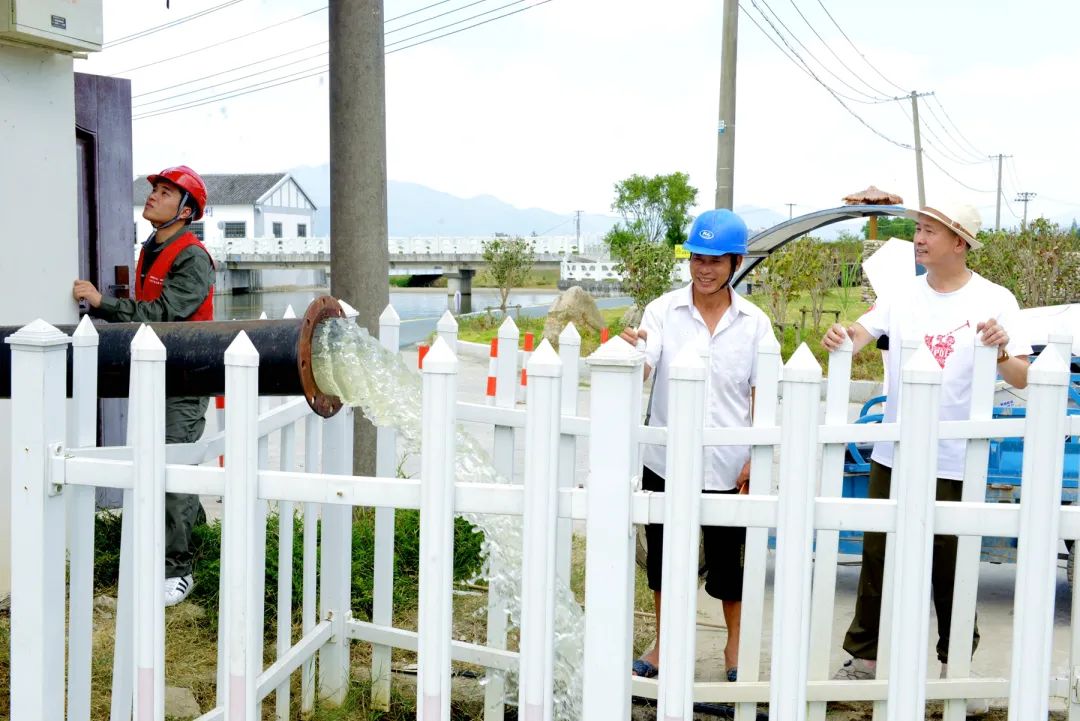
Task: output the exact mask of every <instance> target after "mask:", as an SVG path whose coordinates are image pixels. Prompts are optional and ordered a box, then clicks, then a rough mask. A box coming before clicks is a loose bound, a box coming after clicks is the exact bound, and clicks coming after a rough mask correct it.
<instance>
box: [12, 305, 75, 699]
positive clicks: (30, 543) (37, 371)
mask: <svg viewBox="0 0 1080 721" xmlns="http://www.w3.org/2000/svg"><path fill="white" fill-rule="evenodd" d="M5 342H6V343H8V344H9V345H10V346H11V417H12V418H14V419H17V421H18V422H16V423H12V424H11V448H12V454H11V537H12V538H15V539H18V542H19V549H18V552H17V553H12V554H11V580H12V583H11V679H10V680H11V718H13V719H61V718H63V717H64V624H63V618H64V587H65V583H66V581H65V578H64V539H63V535H62V534H61V533H59V532H58V529H62V528H63V527H64V499H63V497H62V496H61V495H60V494H59V493H57V492H56V490H54V488H53V486H52V485H51V483H50V482H49V461H50V457H51V455H52V451H51V450H50V445H52V444H57V445H59V444H61V443H63V441H64V435H65V433H64V428H65V421H66V409H65V401H64V391H65V387H66V385H67V383H66V375H67V353H66V348H67V344H68V337H67V336H66V335H64V334H63V333H61V332H60V331H58V330H57V329H56V328H54V327H53V326H51V325H49V324H48V323H46V322H45V321H43V320H35V321H34V322H33V323H30V324H29V325H26V326H23V327H22V328H20V329H19V330H18V331H17V332H16V333H14V334H13V335H10V336H8V338H7V339H6V341H5Z"/></svg>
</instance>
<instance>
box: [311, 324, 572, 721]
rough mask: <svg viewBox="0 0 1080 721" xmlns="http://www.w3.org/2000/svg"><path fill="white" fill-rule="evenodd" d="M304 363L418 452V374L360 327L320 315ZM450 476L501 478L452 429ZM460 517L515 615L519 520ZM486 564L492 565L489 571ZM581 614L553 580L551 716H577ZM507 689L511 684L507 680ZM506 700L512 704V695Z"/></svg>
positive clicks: (402, 446) (493, 587)
mask: <svg viewBox="0 0 1080 721" xmlns="http://www.w3.org/2000/svg"><path fill="white" fill-rule="evenodd" d="M313 350H314V353H313V354H312V366H313V371H314V373H315V380H316V382H317V383H318V385H319V388H321V389H322V390H323V391H325V392H327V393H333V394H335V395H337V396H339V397H340V398H341V399H342V400H343V401H344V402H345V403H347V404H349V405H352V406H357V407H359V408H360V409H361V410H362V411H363V413H364V415H365V416H367V418H368V419H369V420H370V421H371V422H372V423H374V424H375V425H377V426H382V427H389V428H394V429H395V430H397V433H398V439H399V446H398V449H399V452H400V451H403V452H404V453H419V451H420V417H421V380H420V376H419V375H417V374H416V373H414V372H412V371H411V370H410V369H409V368H408V367H407V366H406V365H405V363H404V362H403V361H402V360H401V357H400V356H399V355H398V354H396V353H392V352H390V351H388V350H386V349H385V348H383V347H382V346H381V345H380V344H379V341H378V340H376V339H375V338H372V337H371V336H370V335H369V334H368V333H367V331H366V330H365V329H363V328H359V327H357V326H356V325H355V324H353V323H351V322H348V321H345V320H342V319H332V320H329V321H326V322H324V323H323V324H322V325H321V326H320V327H319V328H318V330H317V332H316V338H315V348H314V349H313ZM456 439H457V456H456V459H455V479H456V481H457V482H459V483H508V482H509V481H508V479H506V478H503V477H502V476H501V475H499V474H498V473H497V472H496V471H495V469H494V468H493V467H492V465H491V459H490V458H489V457H488V454H487V453H486V452H485V451H484V449H483V448H481V446H480V445H479V444H478V443H477V441H476V440H475V439H474V438H473V437H472V436H470V435H469V434H468V433H466V432H465V431H463V430H462V429H461V427H460V426H459V427H458V429H457V435H456ZM464 518H465V519H466V520H468V521H469V522H470V523H472V524H473V525H474V526H476V527H477V528H479V529H480V530H481V531H482V532H483V533H484V538H485V540H484V543H483V545H482V550H481V553H482V554H483V556H484V559H485V563H484V571H483V576H484V578H485V579H486V580H487V583H488V588H489V593H493V594H495V595H496V596H498V597H499V598H502V599H505V601H506V605H507V610H508V612H509V615H510V623H511V624H512V625H514V626H518V625H519V623H520V620H521V527H522V522H521V518H520V517H519V516H506V515H472V514H464ZM493 569H494V572H493ZM584 638H585V616H584V614H583V612H582V609H581V606H579V605H578V603H577V601H576V600H575V599H574V597H573V595H572V593H571V592H570V588H569V585H568V584H566V583H559V584H557V586H556V595H555V641H554V648H555V670H554V686H555V688H554V697H555V701H554V714H555V718H557V719H566V720H567V721H569V720H570V719H578V718H580V717H581V681H582V679H581V676H582V674H581V668H582V655H583V648H584ZM508 682H509V683H508V684H507V688H508V689H511V688H514V687H515V686H516V684H515V683H514V679H513V678H509V679H508ZM507 701H509V702H512V703H516V702H517V699H516V697H514V698H508V699H507Z"/></svg>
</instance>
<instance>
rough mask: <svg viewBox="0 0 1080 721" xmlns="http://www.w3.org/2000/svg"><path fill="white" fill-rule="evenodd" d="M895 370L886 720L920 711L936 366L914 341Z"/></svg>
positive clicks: (938, 369) (931, 512)
mask: <svg viewBox="0 0 1080 721" xmlns="http://www.w3.org/2000/svg"><path fill="white" fill-rule="evenodd" d="M900 373H901V378H900V382H901V384H902V390H901V391H900V394H901V396H902V397H903V398H904V401H903V403H904V416H903V420H902V422H901V423H900V443H899V445H898V446H897V449H896V459H897V462H896V463H895V464H894V465H893V473H892V486H893V487H894V488H895V489H896V536H895V538H896V543H895V544H894V545H895V546H896V553H895V556H894V558H895V566H894V574H895V575H894V576H893V594H892V598H891V599H890V601H889V603H890V605H891V609H892V610H891V613H890V614H889V615H890V618H891V619H892V629H891V643H890V644H889V695H888V706H887V711H888V718H889V719H890V721H902V720H904V719H913V718H917V717H919V716H923V715H924V714H925V712H926V644H927V638H928V637H929V630H930V567H931V561H932V558H933V547H934V504H935V501H936V499H937V481H936V478H937V447H938V410H939V409H938V397H939V396H940V393H941V366H940V365H939V364H938V362H937V361H936V360H935V359H934V356H933V355H931V353H930V349H929V348H927V347H926V345H925V344H923V343H920V344H919V349H918V350H917V351H916V352H915V355H914V356H913V357H912V358H911V360H909V361H908V362H907V363H905V364H904V366H903V367H902V368H901V370H900ZM1045 690H1046V689H1045V688H1044V689H1043V692H1044V693H1045Z"/></svg>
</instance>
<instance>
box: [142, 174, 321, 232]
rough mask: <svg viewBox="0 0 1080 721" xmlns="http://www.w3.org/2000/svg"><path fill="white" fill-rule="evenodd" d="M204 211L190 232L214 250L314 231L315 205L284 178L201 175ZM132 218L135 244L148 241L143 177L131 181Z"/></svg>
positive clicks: (146, 185) (146, 186)
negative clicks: (234, 241)
mask: <svg viewBox="0 0 1080 721" xmlns="http://www.w3.org/2000/svg"><path fill="white" fill-rule="evenodd" d="M202 179H203V180H204V181H205V182H206V190H207V205H206V212H205V213H204V215H203V218H202V220H201V221H199V222H197V223H192V224H191V231H192V232H193V233H195V235H196V236H197V237H198V238H199V239H200V240H202V241H204V242H206V243H209V244H214V245H218V244H219V243H220V241H223V240H225V239H226V238H306V237H309V236H310V235H312V231H313V229H314V226H315V204H314V203H313V202H311V198H309V197H308V196H307V193H305V192H304V190H303V188H301V187H300V185H299V184H298V183H297V182H296V180H295V179H294V178H293V177H292V176H291V175H289V174H288V173H266V174H243V175H231V174H230V175H203V176H202ZM133 190H134V196H133V201H134V202H133V208H132V210H133V215H134V219H135V239H134V240H135V242H136V243H141V242H142V241H144V240H146V239H147V238H148V237H149V236H150V233H151V232H153V228H152V227H151V226H150V223H148V222H147V221H145V220H143V217H142V211H143V206H144V205H145V204H146V198H147V196H148V195H150V184H149V183H148V182H146V176H145V175H140V176H139V177H137V178H135V184H134V188H133Z"/></svg>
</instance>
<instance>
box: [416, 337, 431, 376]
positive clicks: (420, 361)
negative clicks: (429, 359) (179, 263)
mask: <svg viewBox="0 0 1080 721" xmlns="http://www.w3.org/2000/svg"><path fill="white" fill-rule="evenodd" d="M429 350H431V346H430V345H428V344H427V343H418V344H417V345H416V367H417V368H419V369H420V370H424V356H426V355H427V354H428V351H429Z"/></svg>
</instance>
